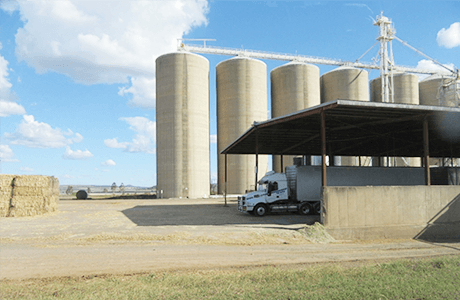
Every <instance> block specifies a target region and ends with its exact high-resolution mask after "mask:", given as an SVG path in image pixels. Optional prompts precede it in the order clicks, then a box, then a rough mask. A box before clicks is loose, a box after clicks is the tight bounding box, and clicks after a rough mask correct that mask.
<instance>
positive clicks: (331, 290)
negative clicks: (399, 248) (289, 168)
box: [0, 256, 460, 300]
mask: <svg viewBox="0 0 460 300" xmlns="http://www.w3.org/2000/svg"><path fill="white" fill-rule="evenodd" d="M0 299H291V300H292V299H460V256H451V257H439V258H435V259H417V260H401V261H394V262H389V263H381V264H365V265H358V266H353V267H350V266H345V265H341V264H325V265H311V266H306V267H304V268H302V269H283V268H275V267H263V268H258V269H236V270H235V269H232V270H219V271H196V272H177V273H173V272H168V273H158V274H148V275H145V274H144V275H132V276H104V277H96V276H91V277H83V278H54V279H35V280H26V281H3V282H1V283H0Z"/></svg>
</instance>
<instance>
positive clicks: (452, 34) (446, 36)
mask: <svg viewBox="0 0 460 300" xmlns="http://www.w3.org/2000/svg"><path fill="white" fill-rule="evenodd" d="M436 41H437V42H438V45H439V46H441V47H445V48H448V49H451V48H454V47H458V46H460V22H455V23H452V24H451V25H450V27H449V28H447V29H445V28H443V29H441V30H439V32H438V36H437V37H436Z"/></svg>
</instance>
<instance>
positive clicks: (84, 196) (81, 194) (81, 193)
mask: <svg viewBox="0 0 460 300" xmlns="http://www.w3.org/2000/svg"><path fill="white" fill-rule="evenodd" d="M75 196H77V199H78V200H86V199H88V193H87V192H86V191H85V190H79V191H78V192H77V194H76V195H75Z"/></svg>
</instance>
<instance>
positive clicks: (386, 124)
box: [221, 100, 460, 157]
mask: <svg viewBox="0 0 460 300" xmlns="http://www.w3.org/2000/svg"><path fill="white" fill-rule="evenodd" d="M322 111H324V114H325V121H326V141H327V142H326V153H327V155H345V156H346V155H349V156H402V157H422V156H424V151H423V150H424V147H423V146H424V144H423V123H424V119H425V118H426V119H427V122H428V136H429V156H431V157H460V108H457V107H442V106H425V105H409V104H394V103H376V102H363V101H350V100H335V101H331V102H328V103H324V104H321V105H318V106H315V107H311V108H308V109H305V110H301V111H298V112H296V113H292V114H289V115H285V116H282V117H278V118H274V119H270V120H268V121H264V122H255V123H254V124H253V125H252V127H251V128H249V129H248V130H247V131H246V132H245V133H244V134H243V135H241V136H240V137H239V138H238V139H236V140H235V141H234V142H233V143H231V144H230V145H229V146H227V147H226V148H225V149H224V150H222V151H221V153H222V154H256V153H258V154H280V155H321V117H320V115H321V112H322Z"/></svg>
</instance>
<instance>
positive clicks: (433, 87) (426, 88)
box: [419, 75, 460, 166]
mask: <svg viewBox="0 0 460 300" xmlns="http://www.w3.org/2000/svg"><path fill="white" fill-rule="evenodd" d="M449 83H452V79H450V78H443V76H442V75H431V76H429V77H427V78H425V79H424V80H422V81H420V83H419V93H420V104H421V105H440V106H454V105H455V104H456V103H457V100H456V98H455V84H449ZM443 85H446V87H445V88H444V89H443ZM457 89H458V90H460V82H457ZM451 163H452V162H451V161H450V159H444V160H443V159H442V158H430V165H431V166H435V165H436V166H443V165H451ZM454 165H460V161H459V160H458V159H455V160H454Z"/></svg>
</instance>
